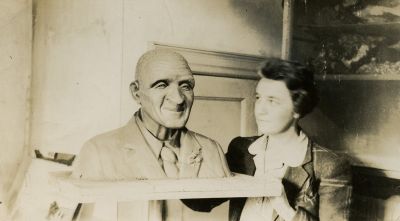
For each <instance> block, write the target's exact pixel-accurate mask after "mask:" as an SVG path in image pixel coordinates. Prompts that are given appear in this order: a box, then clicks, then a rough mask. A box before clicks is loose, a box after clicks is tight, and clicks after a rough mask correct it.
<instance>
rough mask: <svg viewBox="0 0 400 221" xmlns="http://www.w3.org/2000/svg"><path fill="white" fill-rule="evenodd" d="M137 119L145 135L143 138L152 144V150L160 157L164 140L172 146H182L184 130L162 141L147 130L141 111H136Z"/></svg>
mask: <svg viewBox="0 0 400 221" xmlns="http://www.w3.org/2000/svg"><path fill="white" fill-rule="evenodd" d="M135 121H136V124H137V125H138V127H139V130H140V132H141V133H142V135H143V138H144V139H145V141H146V142H147V143H148V145H149V146H150V148H151V150H152V151H153V153H154V155H155V156H156V157H157V158H159V157H160V152H161V148H162V147H163V146H164V142H168V143H169V144H170V145H171V146H173V147H177V148H179V147H180V144H181V142H180V141H181V136H182V131H183V130H178V131H177V132H176V133H175V134H174V136H172V137H171V139H169V140H167V141H162V140H159V139H157V138H156V137H155V136H154V135H153V134H151V133H150V131H149V130H147V128H146V126H145V124H144V123H143V121H142V119H141V118H140V111H138V112H136V113H135Z"/></svg>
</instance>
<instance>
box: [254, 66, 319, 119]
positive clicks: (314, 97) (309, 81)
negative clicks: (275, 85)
mask: <svg viewBox="0 0 400 221" xmlns="http://www.w3.org/2000/svg"><path fill="white" fill-rule="evenodd" d="M258 75H260V77H262V78H267V79H271V80H278V81H283V82H285V84H286V87H287V88H288V89H289V91H290V94H291V96H292V101H293V105H294V111H295V112H296V113H298V114H299V115H300V118H301V117H304V116H305V115H306V114H308V113H310V112H311V111H312V110H313V109H314V107H315V106H317V104H318V100H319V98H318V92H317V89H316V87H315V84H314V74H313V72H312V71H311V70H310V69H308V68H307V67H305V66H304V65H302V64H300V63H298V62H293V61H287V60H282V59H278V58H270V59H267V60H265V61H264V62H262V63H261V65H260V67H259V68H258Z"/></svg>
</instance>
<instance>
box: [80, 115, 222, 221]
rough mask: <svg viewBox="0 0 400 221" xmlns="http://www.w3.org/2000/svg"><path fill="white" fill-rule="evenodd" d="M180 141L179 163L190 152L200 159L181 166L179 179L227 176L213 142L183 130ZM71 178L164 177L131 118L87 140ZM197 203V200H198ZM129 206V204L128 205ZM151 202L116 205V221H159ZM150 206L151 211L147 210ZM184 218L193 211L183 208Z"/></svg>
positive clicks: (215, 144)
mask: <svg viewBox="0 0 400 221" xmlns="http://www.w3.org/2000/svg"><path fill="white" fill-rule="evenodd" d="M183 130H185V133H182V134H183V137H182V138H181V147H180V148H181V149H180V160H181V162H188V161H189V158H190V157H191V155H192V156H193V153H200V154H201V156H202V160H201V161H200V162H197V163H195V165H194V166H193V165H191V164H188V163H182V164H181V167H180V171H179V177H180V178H195V177H204V178H205V177H213V178H219V177H226V176H230V171H229V169H228V166H227V163H226V160H225V157H224V153H223V151H222V149H221V147H220V145H219V144H218V143H217V142H215V141H214V140H212V139H210V138H207V137H205V136H203V135H201V134H198V133H195V132H193V131H190V130H187V129H185V128H184V129H183ZM72 176H73V177H75V178H80V179H86V180H130V179H131V180H132V179H163V178H167V176H166V174H165V172H164V170H163V169H162V167H161V165H160V164H159V161H158V159H156V157H155V155H154V154H153V152H152V150H151V148H150V147H149V146H148V144H147V143H146V141H145V139H144V137H143V136H142V134H141V132H140V129H139V128H138V125H137V123H136V121H135V118H134V117H133V118H132V119H131V120H130V121H129V122H128V124H127V125H125V126H124V127H121V128H118V129H116V130H113V131H110V132H107V133H104V134H101V135H98V136H96V137H94V138H92V139H90V140H89V141H88V142H86V144H85V145H84V146H83V148H82V149H81V152H80V154H79V156H78V158H77V162H76V163H75V164H74V170H73V173H72ZM187 202H188V203H187V205H188V206H193V207H194V209H195V210H200V211H210V210H211V208H213V207H214V206H216V205H217V204H219V203H221V202H219V201H217V202H215V203H213V202H208V204H207V206H205V205H201V206H198V203H193V202H191V201H190V200H187ZM198 202H200V201H198ZM128 204H129V205H128ZM152 204H154V202H150V204H149V202H130V203H125V204H124V205H123V204H121V205H120V204H119V205H118V207H119V208H126V209H125V211H122V210H121V211H118V219H119V220H147V219H149V217H150V220H159V219H160V216H161V215H160V214H158V213H161V211H156V210H157V209H151V207H152ZM149 207H150V209H148V208H149ZM184 210H187V211H184V213H185V215H186V216H190V214H191V213H192V212H193V211H190V209H188V208H184Z"/></svg>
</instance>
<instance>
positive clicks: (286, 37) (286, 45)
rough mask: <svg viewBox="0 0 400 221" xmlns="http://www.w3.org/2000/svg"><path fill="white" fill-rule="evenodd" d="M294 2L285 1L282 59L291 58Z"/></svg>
mask: <svg viewBox="0 0 400 221" xmlns="http://www.w3.org/2000/svg"><path fill="white" fill-rule="evenodd" d="M293 4H294V0H283V19H282V21H283V24H282V52H281V54H282V55H281V58H282V59H290V58H291V48H292V32H293Z"/></svg>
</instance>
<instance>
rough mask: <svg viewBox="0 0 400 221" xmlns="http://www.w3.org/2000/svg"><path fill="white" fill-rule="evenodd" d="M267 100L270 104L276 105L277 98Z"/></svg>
mask: <svg viewBox="0 0 400 221" xmlns="http://www.w3.org/2000/svg"><path fill="white" fill-rule="evenodd" d="M268 101H269V103H271V104H272V105H278V104H279V102H278V101H277V100H275V99H270V100H268Z"/></svg>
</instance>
